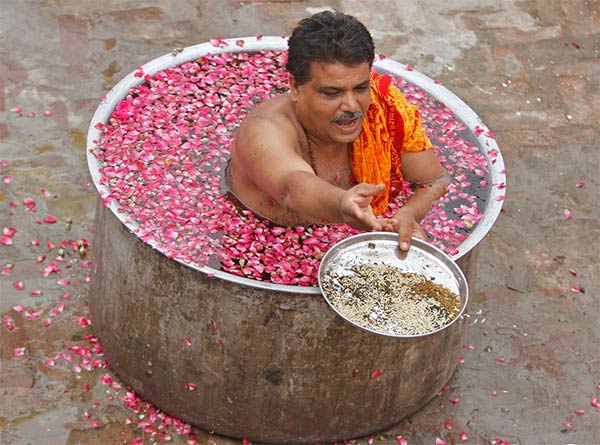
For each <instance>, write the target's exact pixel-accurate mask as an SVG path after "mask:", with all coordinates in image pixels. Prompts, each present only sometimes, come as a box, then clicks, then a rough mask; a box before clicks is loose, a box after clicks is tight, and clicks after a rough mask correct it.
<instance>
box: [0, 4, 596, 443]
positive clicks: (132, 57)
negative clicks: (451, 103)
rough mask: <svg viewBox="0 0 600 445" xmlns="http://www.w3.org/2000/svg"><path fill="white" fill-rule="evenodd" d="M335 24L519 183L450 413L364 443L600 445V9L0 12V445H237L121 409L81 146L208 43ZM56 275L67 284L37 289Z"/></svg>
mask: <svg viewBox="0 0 600 445" xmlns="http://www.w3.org/2000/svg"><path fill="white" fill-rule="evenodd" d="M371 5H376V7H375V8H373V7H372V6H371ZM325 6H332V7H336V8H338V9H340V10H342V11H345V12H348V13H351V14H353V15H355V16H357V17H358V18H360V19H361V20H362V21H363V22H364V23H365V24H366V25H367V26H368V27H369V28H370V29H371V31H372V33H373V36H374V38H375V41H376V45H377V51H378V52H379V53H382V54H385V55H386V56H387V57H390V58H393V59H395V60H398V61H401V62H404V63H409V64H411V65H412V66H413V67H415V69H417V70H419V71H421V72H423V73H425V74H427V75H429V76H430V77H434V78H436V79H439V80H440V81H441V82H442V83H443V84H444V85H445V86H446V87H448V88H449V89H450V90H451V91H453V92H454V93H455V94H457V95H458V96H459V97H461V98H462V99H463V100H464V101H465V102H467V103H468V104H469V105H470V106H471V108H472V109H473V110H475V111H476V112H477V113H478V114H479V115H480V116H481V117H482V119H483V121H484V122H485V123H486V124H487V125H488V127H489V128H490V129H491V130H492V131H493V132H494V134H495V135H496V140H497V142H498V145H499V146H500V149H501V151H502V154H503V156H504V160H505V163H506V165H507V171H508V193H507V199H506V201H505V204H504V210H503V212H502V214H501V216H500V218H499V220H498V222H497V223H496V225H495V226H494V228H493V230H492V232H491V233H490V234H489V235H488V237H487V238H486V239H485V240H484V242H483V243H482V244H481V249H480V256H479V267H478V281H477V287H476V289H475V293H474V296H473V302H472V305H471V310H470V315H471V316H470V318H469V326H468V328H467V333H466V338H465V343H469V344H471V345H472V346H473V348H472V349H470V348H465V351H464V363H462V364H460V365H459V368H458V371H457V372H456V373H455V375H454V376H453V378H452V379H451V381H450V382H449V384H448V387H447V388H446V389H445V390H444V391H443V392H442V393H441V394H440V396H439V397H437V398H436V399H434V400H433V401H432V402H431V403H429V404H428V405H427V406H425V407H424V408H423V409H421V410H420V411H418V412H417V413H415V414H413V415H411V416H410V417H409V418H407V419H405V420H403V421H402V422H400V423H399V424H398V425H396V426H394V427H393V428H391V429H390V430H388V431H384V432H381V433H380V434H375V435H374V436H373V437H372V438H363V439H359V440H357V441H356V442H357V443H360V444H367V443H370V442H374V443H382V444H385V443H390V444H394V443H403V440H406V441H407V442H408V443H409V444H432V445H433V444H435V443H436V441H440V440H443V441H446V442H447V443H468V444H491V443H503V441H505V442H506V443H511V444H540V445H541V444H580V445H587V444H593V443H600V412H599V409H598V405H597V404H596V399H597V398H599V397H600V322H599V317H598V314H599V313H600V311H599V309H600V304H599V298H600V292H599V282H600V279H599V278H600V263H599V262H598V260H597V258H598V253H597V252H598V250H599V248H600V243H599V242H598V239H599V237H600V207H599V206H598V204H597V202H598V201H597V198H598V196H599V195H600V183H599V181H598V176H597V171H598V166H600V144H599V143H598V140H599V137H600V134H599V130H598V129H599V123H600V106H599V105H598V104H600V2H598V1H597V0H590V1H584V0H569V1H567V0H563V1H560V0H538V1H535V0H522V1H517V0H478V1H476V0H451V1H447V2H438V1H432V0H417V1H404V0H402V1H400V0H398V1H392V0H380V1H378V2H376V3H374V2H367V1H358V0H338V1H330V2H325V1H285V0H279V1H271V2H268V1H262V0H255V1H252V0H250V1H244V2H240V1H234V0H226V1H225V0H224V1H210V0H196V1H192V0H181V1H175V0H170V1H167V0H164V1H155V2H150V1H135V0H129V1H117V0H105V1H102V2H98V1H89V0H80V1H76V2H75V1H61V0H39V1H32V0H28V1H27V0H17V1H8V0H2V1H1V2H0V42H1V45H0V161H2V162H4V160H6V161H8V164H7V165H5V164H6V163H3V164H0V165H1V167H0V169H1V170H0V178H2V181H1V182H0V226H1V227H3V228H15V229H16V230H17V233H16V234H14V235H13V236H9V238H10V240H11V241H12V244H11V245H7V244H8V240H7V241H6V243H4V244H0V268H1V271H2V274H0V312H1V315H2V317H3V319H2V326H0V348H1V362H0V444H3V445H4V444H6V445H16V444H36V445H37V444H52V445H54V444H56V445H58V444H61V445H62V444H69V445H74V444H113V443H114V444H132V443H137V444H140V443H160V442H162V441H166V440H167V437H166V436H165V435H162V436H161V435H160V434H161V433H163V432H164V431H166V432H167V433H165V434H168V435H169V438H170V443H174V444H185V443H191V444H193V443H219V444H230V443H231V444H233V443H240V441H236V440H232V439H228V438H223V437H219V436H217V435H214V434H211V433H210V432H206V431H200V430H193V431H192V432H191V435H190V434H188V431H186V430H185V427H181V426H177V425H176V428H173V427H172V426H171V427H168V428H167V427H166V426H165V425H166V424H167V423H169V422H170V420H169V419H168V418H165V417H164V416H163V417H159V419H158V420H156V421H155V422H154V423H150V420H154V419H153V415H154V412H153V411H152V409H151V408H150V407H148V406H146V405H144V404H143V402H140V404H141V407H140V408H139V409H137V410H135V409H133V408H132V407H131V404H129V405H128V406H125V405H126V404H124V401H123V397H124V396H125V389H124V388H121V389H119V387H118V386H117V383H114V382H112V383H111V381H110V377H111V376H112V375H111V374H110V371H108V370H106V369H102V368H98V367H96V366H97V365H98V362H96V363H94V361H93V360H94V359H97V360H101V358H102V357H101V356H99V355H98V354H97V352H98V351H95V350H93V349H90V348H91V347H93V343H90V342H89V340H86V335H90V334H93V326H88V325H87V317H86V315H87V314H86V306H87V301H86V297H87V290H88V283H87V274H88V273H89V269H88V263H87V262H86V259H87V257H89V256H91V255H92V254H93V245H92V248H91V252H90V253H89V254H87V255H86V256H85V257H84V256H82V255H80V254H79V253H78V252H77V249H78V248H79V246H81V245H82V243H84V241H82V240H83V239H87V240H91V241H92V242H93V233H92V232H93V230H92V227H93V213H94V202H95V189H94V187H93V185H91V184H90V182H89V181H90V179H89V176H88V173H87V167H86V163H85V134H86V132H87V127H88V124H89V121H90V118H91V116H92V114H93V112H94V110H95V108H96V106H97V104H98V103H99V101H100V99H101V97H102V96H103V95H104V94H105V93H106V91H107V90H108V89H110V88H111V87H112V86H113V85H114V84H115V83H116V82H117V81H118V80H119V79H121V78H122V77H123V76H125V75H126V74H127V73H129V72H130V71H132V70H134V69H135V68H136V67H137V66H139V65H142V64H143V63H145V62H147V61H149V60H151V59H154V58H155V57H157V56H159V55H162V54H165V53H167V52H169V51H170V50H171V49H173V48H176V47H185V46H189V45H193V44H196V43H200V42H204V41H207V40H209V39H210V38H214V37H237V36H252V35H258V34H263V35H288V34H289V32H290V30H291V28H292V27H293V25H294V23H295V22H296V21H297V20H298V19H300V18H302V17H304V16H306V15H309V14H310V13H312V12H315V11H316V10H317V9H318V8H320V7H325ZM15 107H22V111H21V113H18V112H15V111H11V110H12V109H14V108H15ZM45 112H48V113H45ZM30 113H35V116H34V115H33V114H30ZM45 114H49V115H48V116H45ZM11 178H12V181H11ZM43 189H46V190H47V191H48V192H47V193H45V192H43V191H42V190H43ZM26 198H32V199H33V200H34V201H35V203H36V211H35V212H34V211H32V210H31V204H30V205H29V210H28V206H26V205H24V204H23V200H24V199H26ZM11 203H12V204H11ZM15 204H16V205H15ZM566 210H568V211H570V212H571V215H572V217H571V218H566V217H565V211H566ZM47 215H51V216H53V217H55V218H56V219H57V222H56V223H51V221H48V220H45V217H46V216H47ZM7 233H9V232H6V233H4V234H3V236H4V235H7ZM34 240H38V241H39V245H36V244H38V243H37V242H33V241H34ZM62 241H66V243H65V244H64V248H63V251H64V252H62V251H61V250H60V249H61V246H60V243H61V242H62ZM78 241H79V244H78V243H77V242H78ZM48 242H51V243H53V244H54V246H52V245H48ZM84 250H85V249H84ZM39 255H47V257H48V259H47V260H46V261H40V260H41V259H40V258H39ZM55 257H58V261H57V260H55V262H56V263H57V265H58V267H59V268H60V269H61V272H60V273H56V272H53V271H49V270H47V269H46V273H43V272H44V270H45V267H46V266H47V264H48V262H49V261H50V259H51V258H55ZM62 260H64V261H62ZM570 270H571V271H570ZM575 273H576V275H575ZM44 275H46V276H44ZM61 279H68V280H69V282H68V283H67V282H66V281H61ZM18 281H23V283H24V286H25V289H24V290H19V289H17V287H19V286H18V285H17V287H15V286H14V285H13V283H15V282H18ZM573 286H575V287H573ZM577 289H580V290H581V291H580V292H576V290H577ZM35 290H39V291H40V292H39V293H38V292H34V293H33V295H31V292H32V291H35ZM20 304H22V305H23V309H22V310H21V308H20V307H19V306H18V305H20ZM15 307H16V309H15ZM19 348H24V349H19ZM86 348H87V349H86ZM52 360H53V361H54V364H53V363H52ZM69 360H70V361H69ZM107 376H108V377H107ZM594 405H596V406H594ZM140 421H148V422H147V423H148V424H149V425H150V426H146V429H145V430H144V429H143V427H144V424H142V425H141V426H140V424H139V422H140ZM160 428H165V430H164V431H162V430H160V431H159V429H160ZM462 432H464V434H466V436H467V437H468V439H466V440H464V436H463V437H462V438H461V433H462ZM398 436H402V438H399V437H398Z"/></svg>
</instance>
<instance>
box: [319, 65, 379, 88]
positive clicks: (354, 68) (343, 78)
mask: <svg viewBox="0 0 600 445" xmlns="http://www.w3.org/2000/svg"><path fill="white" fill-rule="evenodd" d="M370 71H371V67H370V65H369V63H367V62H364V63H361V64H358V65H346V64H343V63H340V62H322V61H315V62H311V64H310V74H311V76H310V80H309V82H312V83H314V84H317V85H319V86H324V85H331V86H336V85H339V86H343V85H347V84H348V83H350V84H356V85H358V84H361V83H363V82H365V81H368V80H369V78H370Z"/></svg>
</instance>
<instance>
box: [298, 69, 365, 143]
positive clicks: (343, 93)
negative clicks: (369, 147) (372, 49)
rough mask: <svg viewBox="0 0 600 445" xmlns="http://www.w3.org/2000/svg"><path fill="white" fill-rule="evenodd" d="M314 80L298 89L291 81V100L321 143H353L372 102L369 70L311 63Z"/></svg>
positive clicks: (312, 78) (311, 79)
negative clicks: (322, 141) (327, 141)
mask: <svg viewBox="0 0 600 445" xmlns="http://www.w3.org/2000/svg"><path fill="white" fill-rule="evenodd" d="M310 69H311V78H310V80H309V81H308V82H306V83H304V84H303V85H301V86H299V85H297V84H296V83H295V81H294V79H293V78H292V79H291V82H290V86H291V93H292V100H293V101H294V102H295V103H296V107H297V111H298V113H299V114H301V116H302V119H303V121H304V122H303V123H304V124H305V125H306V126H307V127H308V130H309V131H310V133H311V134H313V135H314V136H316V137H318V138H319V139H322V140H331V141H335V142H341V143H350V142H352V141H354V140H355V139H356V138H357V137H358V135H359V133H360V130H361V127H362V123H363V120H364V116H365V115H366V113H367V109H368V108H369V104H370V103H371V93H370V88H369V81H370V67H369V64H368V63H367V62H365V63H362V64H360V65H355V66H347V65H344V64H341V63H322V62H313V63H311V67H310Z"/></svg>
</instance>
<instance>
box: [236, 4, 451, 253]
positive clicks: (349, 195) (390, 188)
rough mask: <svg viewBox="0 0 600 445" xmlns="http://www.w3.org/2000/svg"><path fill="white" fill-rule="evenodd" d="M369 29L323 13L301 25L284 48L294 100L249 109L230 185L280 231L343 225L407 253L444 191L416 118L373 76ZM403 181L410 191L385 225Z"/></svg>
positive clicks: (289, 96)
mask: <svg viewBox="0 0 600 445" xmlns="http://www.w3.org/2000/svg"><path fill="white" fill-rule="evenodd" d="M374 56H375V53H374V45H373V40H372V38H371V35H370V33H369V31H368V30H367V29H366V28H365V26H364V25H363V24H362V23H360V22H359V21H358V20H356V19H355V18H354V17H351V16H349V15H346V14H342V13H339V12H331V11H325V12H321V13H318V14H315V15H314V16H312V17H310V18H306V19H303V20H302V21H300V23H299V25H298V27H297V28H296V29H294V31H293V33H292V35H291V37H290V39H289V42H288V62H287V66H286V68H287V70H288V71H289V73H290V80H289V83H290V92H289V93H286V94H283V95H279V96H277V97H274V98H271V99H269V100H268V101H266V102H264V103H262V104H260V105H259V106H258V107H256V108H255V109H254V110H252V111H251V112H250V113H249V114H248V116H247V117H246V119H245V120H244V122H243V123H242V124H241V126H240V128H239V130H238V132H237V134H236V136H235V140H234V142H233V144H232V147H231V162H230V165H229V171H228V183H229V186H230V189H231V191H232V193H233V194H234V195H235V196H236V197H237V198H238V199H239V200H240V202H241V203H242V204H243V205H245V206H246V207H248V208H250V209H252V210H253V211H254V212H256V213H257V214H258V215H261V216H263V217H265V218H268V219H270V220H272V221H274V222H275V223H278V224H281V225H288V226H289V225H298V224H305V223H308V222H317V223H346V224H349V225H351V226H352V227H354V228H357V229H360V230H387V231H391V230H393V231H397V232H398V235H399V246H400V248H401V249H403V250H407V249H408V248H409V246H410V240H411V236H417V237H420V238H425V236H426V235H425V232H424V231H423V229H422V228H421V227H420V226H419V221H420V220H421V219H422V218H423V216H425V214H426V213H427V211H428V210H429V209H430V207H431V205H432V204H433V202H435V201H436V200H437V199H439V198H440V197H441V196H442V195H443V194H444V193H445V192H446V187H447V186H448V185H449V183H450V179H449V177H448V175H447V174H446V172H445V170H444V168H443V167H442V166H441V164H440V163H439V161H438V159H437V157H436V155H435V153H434V152H433V150H432V149H431V142H430V141H429V139H427V137H426V136H425V132H424V130H423V128H422V126H421V121H420V117H419V114H418V111H417V110H416V109H415V108H414V107H413V106H411V105H409V104H408V103H407V102H406V100H405V99H404V97H403V96H402V95H401V93H400V92H399V91H398V90H397V89H396V88H395V87H394V86H392V85H390V84H391V79H390V78H389V76H381V75H378V74H376V73H371V67H372V63H373V59H374ZM402 178H405V179H407V180H409V181H411V182H413V183H416V184H417V185H418V187H417V189H416V192H415V193H414V194H413V195H412V196H411V198H410V199H409V200H408V201H407V202H406V204H405V205H404V206H403V207H401V208H400V209H399V210H398V211H397V212H396V214H395V215H393V217H391V218H377V216H376V215H381V214H383V213H385V211H386V210H387V209H388V202H389V200H390V199H391V198H393V197H394V196H395V195H396V194H397V193H398V191H399V185H400V183H401V181H402Z"/></svg>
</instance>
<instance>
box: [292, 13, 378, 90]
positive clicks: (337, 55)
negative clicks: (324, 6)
mask: <svg viewBox="0 0 600 445" xmlns="http://www.w3.org/2000/svg"><path fill="white" fill-rule="evenodd" d="M374 57H375V45H374V44H373V38H372V37H371V34H370V33H369V30H368V29H367V28H366V27H365V25H363V24H362V23H361V22H359V21H358V20H357V19H356V18H354V17H353V16H351V15H347V14H344V13H341V12H337V11H336V12H334V11H323V12H319V13H317V14H315V15H313V16H312V17H308V18H305V19H302V20H301V21H300V23H299V24H298V26H297V27H296V28H295V29H294V31H293V32H292V35H291V36H290V38H289V39H288V60H287V64H286V68H287V70H288V72H289V73H290V74H291V75H292V76H294V79H295V80H296V82H297V83H298V84H299V85H302V84H303V83H306V82H308V81H309V80H310V74H311V73H310V64H311V63H312V62H325V63H342V64H344V65H348V66H356V65H359V64H361V63H364V62H368V63H369V67H370V66H372V64H373V59H374Z"/></svg>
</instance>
